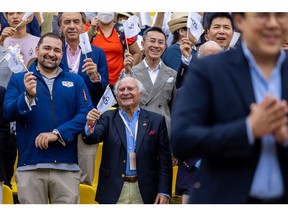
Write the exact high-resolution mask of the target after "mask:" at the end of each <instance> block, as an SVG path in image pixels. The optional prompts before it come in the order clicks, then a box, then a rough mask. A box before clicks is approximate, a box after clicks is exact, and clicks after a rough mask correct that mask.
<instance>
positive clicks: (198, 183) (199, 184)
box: [193, 182, 201, 189]
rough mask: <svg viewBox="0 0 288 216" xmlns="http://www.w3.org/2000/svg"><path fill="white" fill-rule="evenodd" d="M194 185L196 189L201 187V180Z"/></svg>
mask: <svg viewBox="0 0 288 216" xmlns="http://www.w3.org/2000/svg"><path fill="white" fill-rule="evenodd" d="M193 187H194V188H195V189H199V188H200V187H201V183H200V182H195V183H194V184H193Z"/></svg>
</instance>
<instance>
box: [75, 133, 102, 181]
mask: <svg viewBox="0 0 288 216" xmlns="http://www.w3.org/2000/svg"><path fill="white" fill-rule="evenodd" d="M97 147H98V145H96V144H93V145H87V144H85V143H84V141H83V139H82V136H81V134H79V135H78V142H77V148H78V164H79V166H80V169H81V171H82V173H81V178H80V181H81V183H83V184H87V185H91V186H92V183H93V179H94V172H95V158H96V151H97Z"/></svg>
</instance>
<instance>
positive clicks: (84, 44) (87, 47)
mask: <svg viewBox="0 0 288 216" xmlns="http://www.w3.org/2000/svg"><path fill="white" fill-rule="evenodd" d="M79 39H80V47H81V50H82V53H83V54H86V53H89V52H92V48H91V44H90V41H89V37H88V33H87V32H84V33H82V34H80V35H79Z"/></svg>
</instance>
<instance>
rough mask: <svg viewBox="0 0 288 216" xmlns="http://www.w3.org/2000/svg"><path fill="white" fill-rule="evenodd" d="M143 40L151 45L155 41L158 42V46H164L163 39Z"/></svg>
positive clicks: (154, 44) (154, 43)
mask: <svg viewBox="0 0 288 216" xmlns="http://www.w3.org/2000/svg"><path fill="white" fill-rule="evenodd" d="M145 41H147V42H149V43H150V44H152V45H153V46H156V44H157V43H158V46H165V41H163V40H155V39H152V38H151V39H147V40H145Z"/></svg>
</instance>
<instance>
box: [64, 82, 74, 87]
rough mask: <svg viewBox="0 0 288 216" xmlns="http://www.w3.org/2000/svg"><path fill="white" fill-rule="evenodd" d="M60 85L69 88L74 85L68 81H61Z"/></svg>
mask: <svg viewBox="0 0 288 216" xmlns="http://www.w3.org/2000/svg"><path fill="white" fill-rule="evenodd" d="M62 85H63V86H66V87H68V88H70V87H73V86H74V83H73V82H70V81H62Z"/></svg>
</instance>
